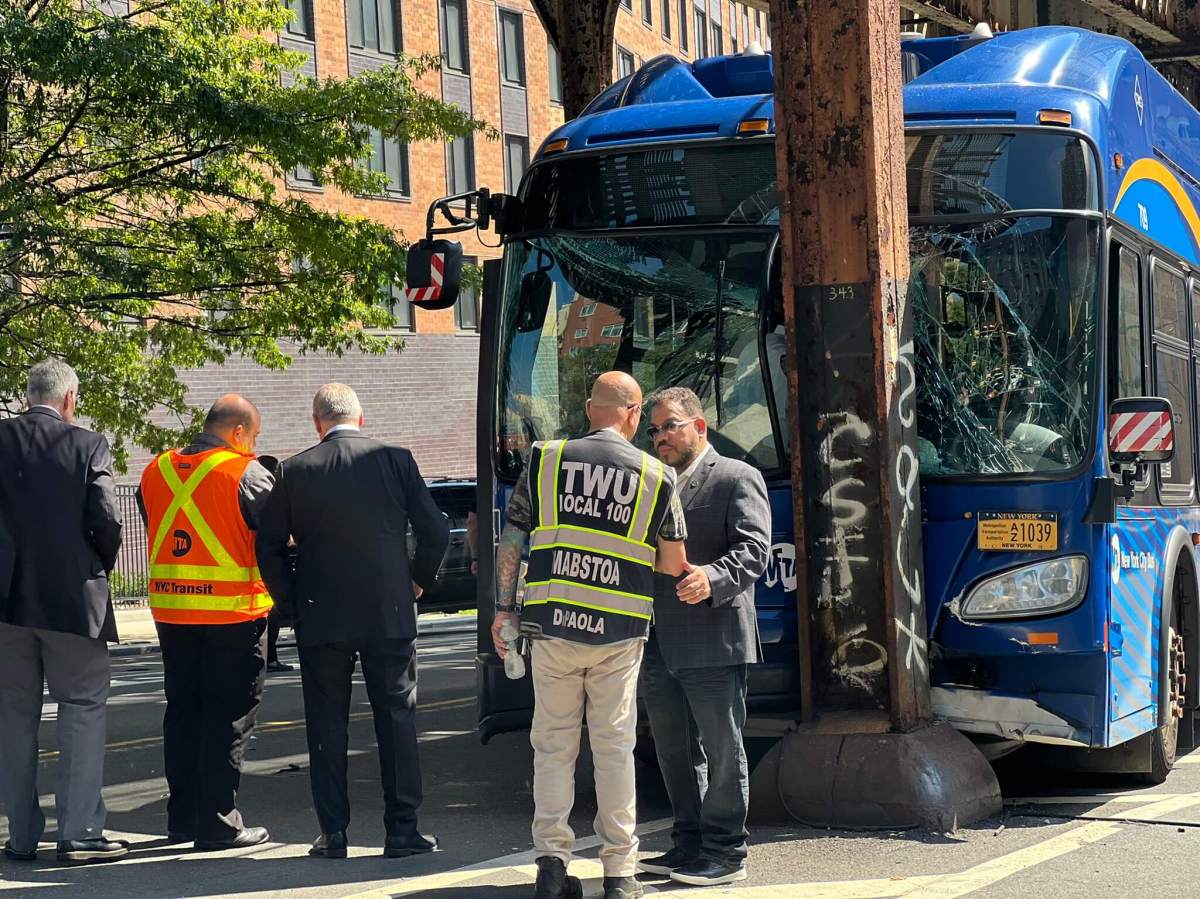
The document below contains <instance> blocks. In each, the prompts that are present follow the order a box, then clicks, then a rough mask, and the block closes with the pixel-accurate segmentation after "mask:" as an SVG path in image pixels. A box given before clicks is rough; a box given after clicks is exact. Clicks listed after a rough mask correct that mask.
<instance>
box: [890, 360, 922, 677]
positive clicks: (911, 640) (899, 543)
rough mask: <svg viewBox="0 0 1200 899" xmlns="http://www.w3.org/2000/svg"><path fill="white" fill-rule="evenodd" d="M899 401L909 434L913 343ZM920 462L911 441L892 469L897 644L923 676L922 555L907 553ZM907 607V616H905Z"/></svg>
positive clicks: (901, 373) (899, 370)
mask: <svg viewBox="0 0 1200 899" xmlns="http://www.w3.org/2000/svg"><path fill="white" fill-rule="evenodd" d="M896 382H897V383H896V387H897V389H898V392H897V398H896V409H897V415H898V417H899V419H900V427H901V428H902V429H903V430H904V431H907V432H909V433H911V430H912V428H913V427H915V425H916V407H915V405H914V403H913V395H914V394H915V393H916V375H915V372H914V369H913V342H912V341H911V340H910V341H908V342H907V343H905V344H904V345H903V346H901V347H900V351H899V353H898V354H897V357H896ZM917 475H918V463H917V455H916V453H915V452H913V449H912V446H910V445H909V443H908V442H905V443H902V444H901V445H900V449H899V451H898V452H897V454H896V464H895V466H894V468H893V479H894V487H895V492H896V493H897V494H898V495H899V497H900V502H901V504H902V507H901V511H900V526H899V527H898V528H897V529H896V567H897V573H898V574H899V576H900V584H901V586H902V587H903V588H904V593H905V596H907V598H908V602H907V603H905V604H897V606H898V614H897V616H896V645H897V647H898V649H899V651H900V655H901V657H902V658H903V659H904V667H905V668H907V669H908V670H909V671H912V670H913V669H914V667H915V668H916V669H917V671H918V672H919V673H920V674H921V675H925V674H927V673H928V669H929V666H928V661H927V659H928V647H927V645H926V641H925V637H924V632H925V628H924V623H923V622H922V621H921V620H920V617H919V616H921V615H923V614H924V603H923V596H922V592H921V571H920V568H919V561H920V554H919V552H905V548H906V546H907V545H908V543H909V541H911V539H912V534H913V533H914V532H916V529H917V528H919V527H920V522H918V521H916V520H915V517H916V514H917V502H918V500H919V496H918V495H917V491H918V489H919V488H918V485H917ZM904 606H907V612H908V614H907V615H905V614H904V611H905V609H904Z"/></svg>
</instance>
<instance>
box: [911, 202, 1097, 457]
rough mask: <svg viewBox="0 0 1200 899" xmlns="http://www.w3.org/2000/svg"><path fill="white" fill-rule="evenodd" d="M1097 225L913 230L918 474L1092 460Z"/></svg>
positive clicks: (994, 224)
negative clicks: (1090, 450) (1089, 457)
mask: <svg viewBox="0 0 1200 899" xmlns="http://www.w3.org/2000/svg"><path fill="white" fill-rule="evenodd" d="M1099 241H1100V222H1099V220H1098V219H1095V218H1082V217H1075V216H1069V215H1053V216H1046V215H1032V216H1025V217H1022V216H1017V215H1011V216H1006V217H997V218H993V219H990V220H988V221H985V222H975V223H971V224H954V225H950V224H943V225H916V226H913V227H912V228H911V231H910V248H911V255H912V268H911V276H910V280H909V288H908V297H909V300H910V301H911V303H912V309H913V312H914V339H915V346H916V356H917V378H916V381H917V397H918V399H917V413H918V417H917V433H918V452H919V456H920V461H921V473H922V474H923V475H999V474H1018V473H1022V472H1053V471H1063V470H1066V469H1069V468H1073V467H1074V466H1076V465H1078V464H1079V463H1080V462H1081V461H1082V460H1083V459H1084V458H1085V457H1086V455H1087V451H1088V442H1089V439H1090V435H1091V423H1092V419H1093V414H1092V409H1093V403H1094V400H1095V397H1094V395H1093V394H1094V389H1095V388H1094V381H1095V378H1094V376H1093V372H1094V369H1095V364H1096V305H1097V297H1096V290H1097V266H1098V259H1097V256H1098V253H1099Z"/></svg>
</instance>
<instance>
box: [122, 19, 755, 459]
mask: <svg viewBox="0 0 1200 899" xmlns="http://www.w3.org/2000/svg"><path fill="white" fill-rule="evenodd" d="M286 2H287V5H288V6H289V8H291V9H292V11H293V13H294V14H295V20H294V22H293V23H292V24H291V25H289V26H288V28H287V30H286V31H285V33H284V34H282V35H281V36H280V42H281V43H282V44H284V45H285V46H287V47H288V48H290V49H293V50H296V51H297V52H299V53H301V54H303V55H304V56H306V57H307V62H306V63H305V66H304V70H305V72H307V73H308V74H310V75H314V76H316V77H319V78H327V77H334V78H339V77H346V76H347V75H351V74H355V73H357V72H360V71H363V70H365V69H369V68H372V67H377V66H381V65H386V64H388V63H389V62H390V61H391V60H392V59H393V58H394V57H395V54H396V53H397V52H403V53H405V54H407V55H409V56H418V55H422V54H438V55H440V56H442V60H443V64H442V67H441V70H440V71H436V72H431V73H429V74H428V75H427V76H425V78H424V80H423V81H422V82H420V86H421V87H422V88H423V89H424V90H426V91H427V92H429V93H431V94H432V95H434V96H438V97H442V98H443V99H444V100H446V101H447V102H453V103H456V104H459V105H461V106H463V107H465V108H467V109H469V110H470V111H471V112H472V113H473V114H474V115H475V116H476V117H477V118H480V119H483V120H486V121H487V122H489V123H491V124H492V125H494V126H495V127H496V129H497V131H499V132H501V134H502V135H503V137H502V139H501V140H499V141H487V140H484V139H482V138H475V139H469V140H467V141H464V142H456V143H455V144H452V145H450V146H449V147H447V146H445V145H442V144H436V143H418V144H413V145H410V146H397V145H393V144H390V143H389V142H385V141H382V140H381V139H378V138H377V140H376V141H375V146H374V148H373V152H372V158H371V161H370V164H371V166H372V167H373V168H376V169H378V170H380V171H384V172H386V173H387V175H388V179H389V190H388V192H387V195H386V196H384V197H359V196H347V195H345V194H342V193H340V192H338V191H336V190H334V189H332V188H326V187H322V186H321V185H319V184H316V183H314V181H313V178H312V176H311V173H309V172H306V171H303V170H298V171H296V172H293V173H292V175H291V177H289V179H288V184H287V187H288V188H289V190H291V191H293V192H295V193H296V194H297V195H301V196H303V197H304V198H305V199H306V200H308V202H310V203H312V204H313V205H314V206H317V207H319V208H324V209H330V210H338V211H342V212H346V213H351V214H357V215H364V216H369V217H370V218H373V219H376V220H378V221H382V222H386V223H387V224H389V225H391V226H392V227H394V228H396V229H397V230H398V231H400V232H402V233H403V234H404V235H405V236H406V237H408V238H409V239H411V240H415V239H416V238H418V237H420V236H421V235H422V234H423V231H424V226H425V225H424V223H425V214H426V210H427V208H428V206H429V203H430V202H431V201H432V200H434V199H436V198H437V197H439V196H444V195H446V194H448V193H458V192H462V191H464V190H470V189H472V188H474V187H476V186H486V187H489V188H491V189H492V190H507V191H511V190H515V188H516V185H517V182H518V181H519V179H520V176H521V174H522V173H523V171H524V168H525V167H526V166H527V165H528V160H529V158H530V157H531V156H532V155H533V154H534V153H535V152H536V151H537V148H538V146H539V145H540V143H541V141H542V140H544V138H545V136H546V134H547V133H548V132H549V131H551V130H552V129H553V128H555V127H557V126H558V125H560V124H561V123H562V121H563V109H562V105H561V103H560V102H559V101H558V98H560V97H561V88H560V81H559V77H558V74H557V71H558V70H557V66H558V60H557V54H556V51H555V49H554V47H553V46H552V45H551V44H550V43H549V42H548V40H547V37H546V32H545V30H544V29H543V27H542V24H541V22H540V20H539V19H538V16H537V14H536V12H535V11H534V9H533V6H532V4H531V3H530V2H528V0H286ZM765 8H766V3H765V0H764V2H761V3H759V2H754V3H752V4H751V5H747V4H746V3H742V2H729V0H628V2H626V0H621V4H620V8H619V11H618V14H617V23H616V46H615V51H616V52H615V54H614V60H615V62H614V72H613V75H614V78H619V77H622V76H623V75H624V74H626V73H627V72H628V71H631V70H632V69H633V68H636V67H638V66H640V65H641V64H642V62H644V61H646V60H648V59H651V58H653V57H654V56H657V55H659V54H661V53H671V54H673V55H676V56H679V57H681V58H686V59H696V58H698V57H700V56H707V55H716V54H719V53H729V52H734V51H737V50H740V49H742V48H744V47H746V46H747V45H748V43H749V42H750V41H753V40H758V41H759V42H760V44H761V45H762V46H764V47H765V46H767V45H768V44H769V40H770V39H769V37H768V35H767V22H766V12H765ZM701 37H702V39H701ZM457 239H459V240H461V241H462V243H463V250H464V253H465V254H466V256H467V257H468V258H474V259H484V258H489V257H492V256H495V255H497V253H498V252H499V251H498V250H495V249H491V248H488V247H485V246H483V245H482V244H480V243H479V242H478V240H476V238H475V235H474V234H473V233H471V232H467V233H464V234H461V235H458V236H457ZM397 292H398V291H393V293H392V294H391V295H389V296H386V297H381V302H383V303H385V304H386V305H388V306H389V307H390V308H391V309H392V311H393V316H394V319H395V322H396V328H395V331H396V333H399V334H401V335H402V336H403V337H404V339H405V349H404V351H403V352H402V353H399V354H395V353H393V354H389V355H387V356H364V355H359V354H349V355H346V356H343V357H340V358H338V357H333V356H320V355H309V356H302V357H297V358H296V359H295V361H294V362H293V364H292V366H291V367H290V368H289V369H288V370H287V371H285V372H270V371H265V370H263V369H261V368H259V367H257V366H255V365H253V364H251V363H249V362H230V363H227V364H225V365H223V366H219V367H218V366H210V367H208V368H205V369H202V370H198V371H192V372H186V373H183V374H182V376H183V378H184V381H185V383H186V384H187V385H188V388H189V399H190V400H191V401H192V402H194V403H195V404H197V405H200V406H204V405H207V404H208V403H210V402H211V401H212V400H213V399H214V398H215V397H216V396H218V395H220V394H221V393H225V392H228V391H237V392H240V393H243V394H245V395H246V396H247V397H249V398H250V399H251V400H253V401H254V402H255V403H256V404H257V405H258V406H259V408H260V409H261V410H262V412H263V433H262V437H261V439H260V442H259V450H260V452H264V453H271V454H274V455H279V456H283V457H286V456H289V455H291V454H293V453H295V452H298V451H299V450H302V449H304V448H305V447H307V446H309V445H310V444H311V443H312V442H313V441H314V440H315V435H314V434H313V430H312V424H311V421H310V403H311V400H312V395H313V393H314V392H315V391H316V389H317V387H319V386H320V385H321V384H323V383H325V382H327V381H333V380H337V381H344V382H345V383H348V384H350V385H351V386H353V387H354V388H355V389H356V390H357V391H358V392H359V395H360V397H361V398H362V401H363V406H364V409H365V413H366V417H367V422H368V425H367V427H368V430H369V432H370V433H371V434H372V436H375V437H378V438H379V439H382V440H385V441H387V442H394V443H399V444H402V445H405V446H408V447H410V448H411V449H412V450H413V451H414V453H415V454H416V457H417V460H418V463H419V464H420V466H421V470H422V472H423V473H424V474H425V475H427V476H460V475H473V474H474V472H475V451H474V448H475V430H474V420H475V394H476V378H477V361H476V360H477V358H478V351H479V340H478V322H479V313H478V308H477V306H476V305H475V304H476V302H477V300H476V298H475V297H468V298H465V299H464V300H460V304H459V306H458V307H457V308H455V309H449V310H445V311H440V312H428V311H423V310H414V309H412V308H411V307H410V306H409V305H408V304H407V303H406V302H405V301H404V300H403V299H402V298H399V297H397V296H396V293H397ZM147 461H149V457H148V456H146V455H135V456H134V457H133V458H131V460H130V467H129V475H128V478H129V479H134V478H135V477H136V475H137V474H138V473H140V471H141V469H142V467H143V466H144V465H145V463H146V462H147Z"/></svg>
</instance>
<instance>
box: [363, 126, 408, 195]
mask: <svg viewBox="0 0 1200 899" xmlns="http://www.w3.org/2000/svg"><path fill="white" fill-rule="evenodd" d="M361 164H362V167H363V168H365V169H368V170H369V171H372V172H383V174H385V175H387V184H386V185H385V186H384V190H383V196H387V197H407V196H411V191H410V188H409V181H408V147H406V146H404V144H402V143H400V142H399V141H395V140H392V139H391V138H386V137H384V136H383V134H382V133H381V132H380V131H379V129H378V128H372V129H371V155H370V156H368V157H367V158H365V159H364V160H363V161H362V163H361Z"/></svg>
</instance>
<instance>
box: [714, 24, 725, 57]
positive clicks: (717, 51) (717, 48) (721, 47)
mask: <svg viewBox="0 0 1200 899" xmlns="http://www.w3.org/2000/svg"><path fill="white" fill-rule="evenodd" d="M724 52H725V42H724V41H722V40H721V23H720V22H716V21H714V22H713V23H712V53H713V56H720V55H721V54H722V53H724Z"/></svg>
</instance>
